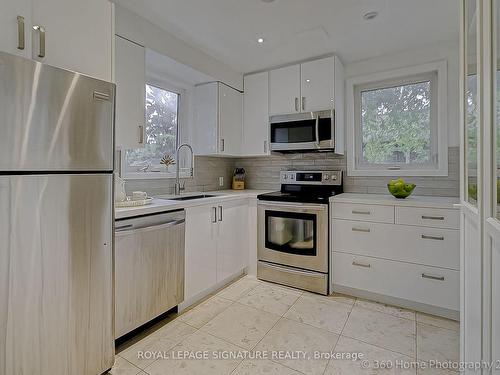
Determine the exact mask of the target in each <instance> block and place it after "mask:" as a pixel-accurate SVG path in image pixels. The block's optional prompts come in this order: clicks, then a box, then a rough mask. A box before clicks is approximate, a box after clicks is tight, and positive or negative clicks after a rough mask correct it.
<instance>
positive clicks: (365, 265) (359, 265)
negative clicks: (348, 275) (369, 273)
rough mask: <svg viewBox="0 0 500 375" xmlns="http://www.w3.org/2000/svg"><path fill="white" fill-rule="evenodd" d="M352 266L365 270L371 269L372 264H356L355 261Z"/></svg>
mask: <svg viewBox="0 0 500 375" xmlns="http://www.w3.org/2000/svg"><path fill="white" fill-rule="evenodd" d="M352 265H353V266H356V267H364V268H370V267H371V264H370V263H359V262H356V261H355V260H353V261H352Z"/></svg>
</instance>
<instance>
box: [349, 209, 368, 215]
mask: <svg viewBox="0 0 500 375" xmlns="http://www.w3.org/2000/svg"><path fill="white" fill-rule="evenodd" d="M351 212H352V213H353V215H371V212H370V211H357V210H352V211H351Z"/></svg>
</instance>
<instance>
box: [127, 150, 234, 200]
mask: <svg viewBox="0 0 500 375" xmlns="http://www.w3.org/2000/svg"><path fill="white" fill-rule="evenodd" d="M233 168H234V159H226V158H215V157H207V156H196V157H195V159H194V179H189V178H188V179H182V182H185V183H186V185H185V186H186V190H185V191H186V192H189V191H210V190H220V189H229V187H230V186H231V178H232V174H233ZM219 177H223V178H224V186H222V187H221V186H219ZM174 184H175V179H174V178H169V179H163V178H162V179H145V180H142V179H141V180H138V179H128V180H126V184H125V189H126V191H127V194H131V193H132V191H146V192H147V193H148V194H149V195H151V196H155V195H159V194H173V192H174Z"/></svg>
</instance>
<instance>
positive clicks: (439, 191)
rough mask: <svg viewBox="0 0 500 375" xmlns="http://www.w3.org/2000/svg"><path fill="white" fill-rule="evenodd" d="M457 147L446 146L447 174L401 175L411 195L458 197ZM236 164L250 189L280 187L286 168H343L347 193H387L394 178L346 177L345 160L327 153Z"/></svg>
mask: <svg viewBox="0 0 500 375" xmlns="http://www.w3.org/2000/svg"><path fill="white" fill-rule="evenodd" d="M459 154H460V152H459V148H458V147H450V148H449V149H448V176H444V177H404V178H405V180H408V181H410V182H412V183H415V184H416V185H417V187H416V188H415V192H414V194H416V195H434V196H446V197H458V196H459V193H460V188H459V187H460V184H459V177H460V166H459ZM234 166H235V167H243V168H245V171H246V174H247V179H246V184H247V188H249V189H275V190H277V189H279V187H280V182H279V177H280V171H282V170H288V169H307V170H309V169H312V170H314V169H329V168H330V169H342V170H343V171H344V191H345V192H348V193H371V194H387V182H388V181H389V180H390V179H391V178H394V177H349V176H346V175H345V171H346V169H347V159H346V157H345V156H337V155H334V154H330V153H311V154H283V155H280V154H276V155H272V156H269V157H259V158H240V159H235V160H234Z"/></svg>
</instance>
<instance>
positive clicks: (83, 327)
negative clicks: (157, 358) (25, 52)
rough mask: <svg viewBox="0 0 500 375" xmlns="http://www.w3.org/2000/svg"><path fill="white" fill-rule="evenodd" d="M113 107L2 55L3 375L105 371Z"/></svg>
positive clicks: (61, 74)
mask: <svg viewBox="0 0 500 375" xmlns="http://www.w3.org/2000/svg"><path fill="white" fill-rule="evenodd" d="M114 97H115V87H114V85H113V84H111V83H108V82H103V81H100V80H97V79H93V78H90V77H87V76H84V75H81V74H77V73H73V72H69V71H65V70H62V69H58V68H54V67H51V66H47V65H44V64H40V63H38V62H34V61H32V60H28V59H24V58H21V57H16V56H13V55H9V54H6V53H3V52H0V374H1V375H21V374H22V375H26V374H30V375H31V374H33V375H35V374H36V375H49V374H50V375H78V374H82V375H96V374H101V373H103V372H105V371H106V370H107V369H109V368H111V367H112V365H113V359H114V340H113V263H112V260H113V230H112V229H113V197H112V194H113V150H114V143H113V138H114Z"/></svg>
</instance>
